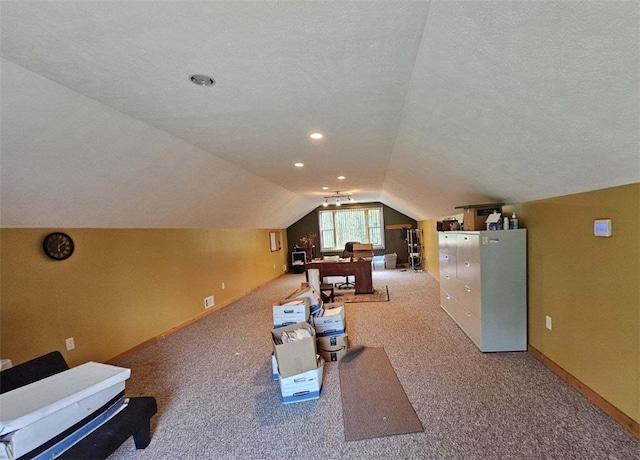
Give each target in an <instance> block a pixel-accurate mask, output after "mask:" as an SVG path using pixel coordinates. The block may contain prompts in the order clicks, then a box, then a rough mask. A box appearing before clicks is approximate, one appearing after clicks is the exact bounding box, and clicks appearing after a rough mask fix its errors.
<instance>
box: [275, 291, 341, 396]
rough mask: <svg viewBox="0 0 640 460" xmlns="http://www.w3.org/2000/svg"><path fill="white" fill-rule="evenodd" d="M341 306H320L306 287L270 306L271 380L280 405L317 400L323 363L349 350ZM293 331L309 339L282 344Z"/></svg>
mask: <svg viewBox="0 0 640 460" xmlns="http://www.w3.org/2000/svg"><path fill="white" fill-rule="evenodd" d="M346 324H347V323H346V318H345V308H344V304H343V303H326V304H325V303H323V302H322V299H321V297H320V295H319V294H318V292H316V290H315V289H314V288H313V287H312V286H310V285H309V284H308V283H302V284H301V285H300V289H297V290H296V291H295V292H294V293H293V294H291V295H290V296H288V297H287V298H286V299H285V300H282V301H279V302H277V303H276V304H275V305H273V326H274V329H273V330H272V331H271V337H272V342H273V353H272V355H271V369H272V372H271V374H272V378H273V380H277V381H278V382H279V383H280V393H281V395H282V402H283V403H284V404H289V403H295V402H301V401H308V400H310V399H318V398H319V397H320V389H321V388H322V376H323V368H324V364H325V362H331V361H339V360H340V358H342V357H343V356H344V355H345V354H346V353H347V350H348V349H349V340H348V336H347V330H346ZM297 329H303V330H305V331H307V333H308V335H309V337H306V338H303V339H300V340H295V341H293V342H290V343H285V341H283V340H282V337H283V335H284V334H286V333H289V332H291V331H295V330H297Z"/></svg>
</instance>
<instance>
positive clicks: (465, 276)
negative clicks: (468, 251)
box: [456, 258, 480, 291]
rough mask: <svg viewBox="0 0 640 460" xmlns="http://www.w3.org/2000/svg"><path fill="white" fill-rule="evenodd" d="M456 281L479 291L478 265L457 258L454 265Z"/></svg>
mask: <svg viewBox="0 0 640 460" xmlns="http://www.w3.org/2000/svg"><path fill="white" fill-rule="evenodd" d="M456 271H457V275H458V279H459V280H460V281H461V282H462V283H463V284H466V285H468V286H470V287H472V288H473V289H476V290H478V291H479V290H480V264H479V263H477V262H473V261H471V260H467V259H461V258H458V263H457V264H456Z"/></svg>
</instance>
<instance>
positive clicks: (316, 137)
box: [309, 132, 324, 141]
mask: <svg viewBox="0 0 640 460" xmlns="http://www.w3.org/2000/svg"><path fill="white" fill-rule="evenodd" d="M309 137H310V138H311V139H313V140H316V141H317V140H320V139H322V138H323V137H324V134H322V133H319V132H315V133H311V134H309Z"/></svg>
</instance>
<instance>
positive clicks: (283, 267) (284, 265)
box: [282, 264, 287, 272]
mask: <svg viewBox="0 0 640 460" xmlns="http://www.w3.org/2000/svg"><path fill="white" fill-rule="evenodd" d="M282 271H283V272H286V271H287V264H283V265H282Z"/></svg>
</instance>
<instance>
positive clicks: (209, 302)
mask: <svg viewBox="0 0 640 460" xmlns="http://www.w3.org/2000/svg"><path fill="white" fill-rule="evenodd" d="M211 307H213V296H212V295H210V296H209V297H206V298H205V299H204V308H205V310H206V309H207V308H211Z"/></svg>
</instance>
